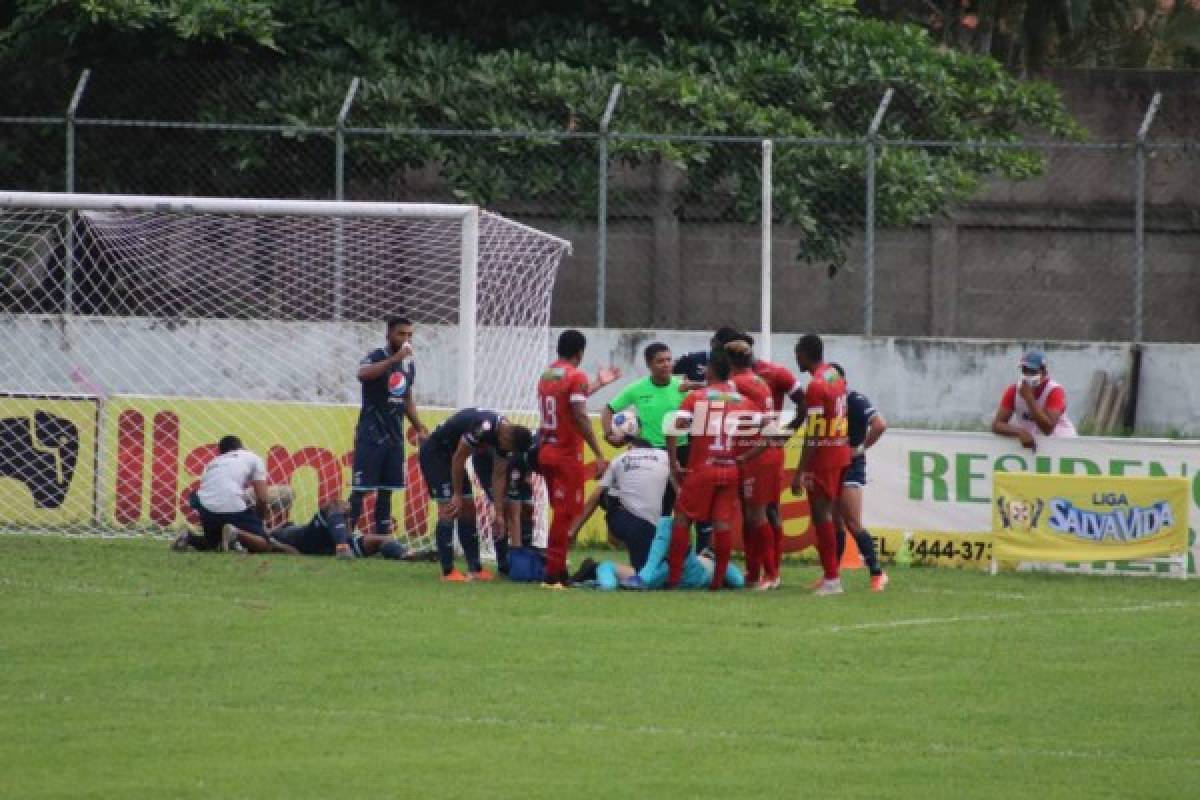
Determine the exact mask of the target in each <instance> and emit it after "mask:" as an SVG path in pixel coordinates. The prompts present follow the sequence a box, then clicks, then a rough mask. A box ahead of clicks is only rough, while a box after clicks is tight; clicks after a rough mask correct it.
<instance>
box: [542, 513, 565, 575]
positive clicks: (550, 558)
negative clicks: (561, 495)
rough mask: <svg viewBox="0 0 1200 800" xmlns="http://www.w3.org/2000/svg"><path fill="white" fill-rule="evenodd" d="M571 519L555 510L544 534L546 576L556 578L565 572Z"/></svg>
mask: <svg viewBox="0 0 1200 800" xmlns="http://www.w3.org/2000/svg"><path fill="white" fill-rule="evenodd" d="M570 534H571V520H570V519H568V518H567V515H566V514H563V513H561V512H558V511H555V512H554V519H553V520H551V522H550V530H549V531H548V533H547V536H546V540H547V541H546V578H547V579H548V580H556V579H558V578H560V577H562V576H563V575H565V574H566V571H567V548H568V547H570V545H571V536H570Z"/></svg>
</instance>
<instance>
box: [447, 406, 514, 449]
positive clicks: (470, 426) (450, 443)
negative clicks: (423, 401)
mask: <svg viewBox="0 0 1200 800" xmlns="http://www.w3.org/2000/svg"><path fill="white" fill-rule="evenodd" d="M501 419H503V418H502V417H501V416H500V415H499V414H497V413H496V412H495V411H489V410H487V409H486V408H464V409H463V410H461V411H456V412H454V414H453V415H452V416H451V417H450V418H449V419H447V420H446V421H445V422H443V423H442V424H441V425H438V426H437V427H436V428H435V429H434V431H433V433H432V434H431V435H430V438H431V439H433V441H434V442H436V443H437V445H438V447H440V448H441V449H443V450H445V451H447V452H451V453H453V452H454V451H455V450H456V449H458V443H459V441H460V440H461V441H464V442H466V443H467V444H468V445H470V446H471V447H492V448H495V449H496V451H497V452H500V447H499V444H500V442H499V440H498V439H497V438H496V436H497V433H498V429H499V427H500V420H501ZM504 455H507V454H504Z"/></svg>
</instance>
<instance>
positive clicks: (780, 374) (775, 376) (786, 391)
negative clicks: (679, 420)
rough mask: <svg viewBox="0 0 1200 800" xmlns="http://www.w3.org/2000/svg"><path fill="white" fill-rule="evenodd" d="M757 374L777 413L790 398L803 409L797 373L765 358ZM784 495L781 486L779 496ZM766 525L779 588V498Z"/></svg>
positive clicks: (779, 443) (777, 442) (780, 442)
mask: <svg viewBox="0 0 1200 800" xmlns="http://www.w3.org/2000/svg"><path fill="white" fill-rule="evenodd" d="M747 339H748V340H749V342H750V344H751V345H753V344H754V340H753V339H750V338H749V337H747ZM750 368H751V369H752V370H754V374H755V375H757V376H758V377H760V378H762V379H763V380H764V381H766V382H767V386H770V387H771V402H772V404H773V405H774V409H775V413H776V414H782V413H783V401H784V400H785V399H786V398H788V397H790V398H792V402H794V403H795V404H796V408H797V409H802V408H804V387H802V386H801V385H800V381H799V380H797V378H796V375H795V373H793V372H792V371H791V370H790V369H788V368H787V367H785V366H784V365H783V364H780V363H777V362H775V361H767V360H765V359H762V358H756V359H754V363H753V364H752V365H751V367H750ZM772 444H773V445H774V446H775V447H778V448H779V449H780V450H781V451H782V449H783V448H784V446H785V445H786V444H787V437H786V436H784V437H777V438H774V439H773V440H772ZM779 460H780V470H781V477H780V481H783V480H785V479H784V478H783V476H782V469H783V454H782V452H781V453H780V459H779ZM782 494H783V491H782V485H781V489H780V495H782ZM767 521H768V522H769V523H770V524H771V533H772V540H773V541H772V544H773V548H772V552H773V553H774V555H775V564H774V567H775V571H774V575H775V577H774V580H773V586H772V588H779V568H780V566H782V564H783V512H782V511H781V510H780V508H779V498H778V497H776V499H775V500H774V502H771V503H768V504H767Z"/></svg>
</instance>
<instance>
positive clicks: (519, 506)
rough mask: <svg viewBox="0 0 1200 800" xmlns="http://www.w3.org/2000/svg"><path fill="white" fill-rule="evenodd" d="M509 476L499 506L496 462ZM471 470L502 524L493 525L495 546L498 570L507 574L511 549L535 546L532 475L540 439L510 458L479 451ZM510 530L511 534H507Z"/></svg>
mask: <svg viewBox="0 0 1200 800" xmlns="http://www.w3.org/2000/svg"><path fill="white" fill-rule="evenodd" d="M497 461H500V462H502V463H501V465H500V467H501V468H502V469H504V470H505V471H506V472H507V473H508V481H507V483H508V487H507V491H506V492H505V494H504V495H503V496H501V497H500V503H499V505H497V503H496V490H495V486H494V485H493V481H491V480H489V479H490V478H491V477H492V476H494V475H495V469H496V467H497V464H496V462H497ZM471 467H472V469H474V470H475V477H476V478H477V479H478V480H479V482H480V484H481V485H482V486H483V492H484V494H485V495H487V501H488V505H489V506H490V507H491V509H492V516H493V518H498V519H500V520H502V521H503V524H502V525H493V526H492V545H493V547H495V549H496V568H497V569H498V570H499V571H500V572H501V574H504V575H507V574H508V557H509V551H510V549H517V548H521V547H524V548H529V547H533V511H534V490H533V473H535V472H537V437H536V436H535V437H534V439H533V444H531V445H530V447H529V450H527V451H525V452H521V451H514V452H511V453H509V455H508V458H503V457H499V456H497V455H496V453H495V452H494V450H492V449H491V448H483V449H476V450H475V451H474V452H473V453H471ZM506 529H507V531H508V535H507V536H506V535H504V531H505V530H506Z"/></svg>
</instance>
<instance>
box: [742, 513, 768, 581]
mask: <svg viewBox="0 0 1200 800" xmlns="http://www.w3.org/2000/svg"><path fill="white" fill-rule="evenodd" d="M761 537H762V534H761V533H760V532H759V529H758V527H756V526H753V525H751V526H748V527H743V528H742V551H743V552H744V553H745V555H746V583H747V584H755V583H758V577H759V573H760V572H761V571H763V570H764V569H765V570H766V572H767V573H768V574H770V572H771V564H770V562H768V561H764V560H763V551H764V548H763V545H764V544H765V542H764V541H763V540H762V538H761Z"/></svg>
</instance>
